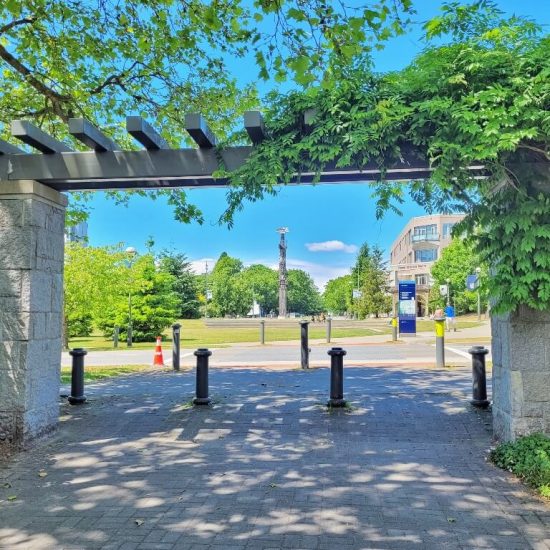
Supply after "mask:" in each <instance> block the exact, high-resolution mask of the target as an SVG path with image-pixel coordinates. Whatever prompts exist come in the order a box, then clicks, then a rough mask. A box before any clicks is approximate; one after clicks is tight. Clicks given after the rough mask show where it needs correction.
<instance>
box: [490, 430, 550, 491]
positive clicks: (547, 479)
mask: <svg viewBox="0 0 550 550" xmlns="http://www.w3.org/2000/svg"><path fill="white" fill-rule="evenodd" d="M491 460H492V461H493V463H494V464H496V465H497V466H498V467H500V468H503V469H505V470H508V471H509V472H512V473H514V474H516V475H517V476H518V477H520V478H521V479H523V480H524V481H525V482H526V483H527V484H528V485H530V486H531V487H534V488H536V489H537V490H538V491H539V493H540V494H541V495H543V496H545V497H550V438H549V437H546V436H545V435H543V434H533V435H529V436H526V437H521V438H520V439H518V440H517V441H513V442H511V443H502V444H500V445H499V446H498V447H497V448H496V449H495V450H494V451H492V452H491Z"/></svg>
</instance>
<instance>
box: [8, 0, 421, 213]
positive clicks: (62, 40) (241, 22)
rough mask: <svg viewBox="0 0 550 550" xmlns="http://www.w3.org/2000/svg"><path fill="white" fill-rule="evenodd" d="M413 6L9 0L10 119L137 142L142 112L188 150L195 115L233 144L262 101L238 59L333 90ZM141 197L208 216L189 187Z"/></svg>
mask: <svg viewBox="0 0 550 550" xmlns="http://www.w3.org/2000/svg"><path fill="white" fill-rule="evenodd" d="M412 12H413V10H412V6H411V0H379V1H378V2H377V4H376V6H372V5H371V4H370V2H365V3H361V2H359V3H357V4H356V5H355V6H354V7H353V8H351V7H346V6H345V5H344V4H340V3H332V2H324V1H313V0H312V1H305V2H304V1H302V0H281V1H278V2H271V1H267V0H255V1H253V2H249V1H247V0H214V1H209V0H185V1H184V0H82V1H79V0H55V1H51V0H5V1H3V2H1V3H0V68H1V70H2V86H3V94H2V95H1V96H0V122H3V123H9V122H10V121H11V120H13V119H17V118H26V119H32V120H34V121H35V122H36V123H37V124H38V125H39V126H40V127H42V128H44V129H45V130H47V131H48V133H50V134H52V135H54V136H56V137H58V138H61V139H67V140H71V138H70V137H69V136H68V135H67V128H66V124H64V123H66V122H67V120H68V119H69V118H71V117H85V118H87V119H88V120H90V121H92V122H93V123H95V124H97V125H98V126H100V127H102V128H104V129H105V131H106V133H107V134H109V135H111V136H113V137H115V138H117V139H118V141H119V142H121V143H122V144H124V145H125V146H126V147H131V146H132V143H131V140H129V138H128V136H127V135H126V134H125V132H123V131H122V130H123V124H124V116H125V115H127V114H139V115H142V116H144V117H146V118H147V119H148V120H149V121H150V122H152V123H153V124H154V125H155V126H157V127H158V128H160V129H161V131H162V134H163V136H164V137H165V139H166V140H167V141H168V142H169V143H171V144H172V145H174V146H179V145H180V144H181V141H182V140H184V139H187V137H186V132H185V130H184V116H185V113H187V112H202V113H204V114H207V115H208V120H209V123H210V125H211V127H212V128H213V129H214V131H215V132H216V134H217V135H219V136H220V137H221V138H222V139H223V138H226V137H227V136H228V134H229V133H230V132H231V130H232V128H233V127H234V123H235V121H236V119H237V117H239V116H240V115H241V114H242V113H243V111H244V110H246V109H249V108H252V107H254V106H257V103H258V100H257V92H256V89H255V86H254V85H250V86H247V87H245V88H244V89H239V87H238V86H237V82H236V79H235V78H234V77H233V76H232V71H231V64H232V63H234V60H235V59H240V60H241V61H242V62H243V63H251V64H255V65H256V74H257V75H258V76H259V78H260V79H262V80H272V81H276V82H279V83H281V82H285V81H293V82H294V83H295V84H297V85H300V86H307V85H310V84H311V83H313V82H317V83H323V85H325V86H326V85H330V83H332V82H334V80H335V79H337V78H338V72H339V67H340V66H344V65H345V64H346V63H347V62H349V61H350V60H351V59H353V57H354V56H356V55H358V54H359V53H360V52H365V51H369V50H371V49H372V48H374V47H379V46H380V44H382V43H383V42H384V41H385V40H386V39H387V38H389V37H390V36H391V35H393V34H396V33H400V32H402V31H403V28H404V27H405V26H406V25H407V22H408V16H409V15H410V14H412ZM8 128H9V124H6V126H5V128H4V131H3V132H2V133H3V134H4V135H6V134H7V133H8ZM242 137H243V136H242V135H239V136H237V137H236V139H240V140H242ZM73 146H75V147H76V148H77V149H78V148H80V147H81V144H79V143H74V144H73ZM134 193H140V194H148V195H150V196H153V197H156V196H159V195H165V196H168V200H169V202H170V204H171V205H172V206H173V207H174V212H175V215H176V218H177V219H180V220H182V221H189V220H191V219H195V220H198V221H202V214H201V212H200V211H199V210H198V209H197V208H196V207H194V206H193V205H191V204H189V203H188V201H187V197H186V194H185V192H184V191H183V190H175V189H172V190H166V189H164V190H156V191H151V190H149V191H147V192H146V191H134ZM111 195H113V196H114V197H115V198H116V199H117V200H119V201H123V200H126V199H127V197H128V195H127V194H125V193H121V192H112V193H111ZM79 196H80V198H81V199H82V198H84V197H85V196H86V195H84V194H81V195H79ZM73 202H74V201H73Z"/></svg>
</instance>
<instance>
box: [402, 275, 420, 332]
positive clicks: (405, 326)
mask: <svg viewBox="0 0 550 550" xmlns="http://www.w3.org/2000/svg"><path fill="white" fill-rule="evenodd" d="M398 316H399V333H400V334H416V283H415V282H414V281H399V310H398Z"/></svg>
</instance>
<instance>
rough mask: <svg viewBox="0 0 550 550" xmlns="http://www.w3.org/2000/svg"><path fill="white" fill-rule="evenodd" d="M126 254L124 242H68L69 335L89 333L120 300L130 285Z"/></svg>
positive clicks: (66, 306)
mask: <svg viewBox="0 0 550 550" xmlns="http://www.w3.org/2000/svg"><path fill="white" fill-rule="evenodd" d="M125 259H126V255H125V253H124V251H123V250H122V246H121V245H117V246H114V247H92V246H83V245H82V244H79V243H67V244H66V246H65V272H64V278H63V290H64V302H63V306H64V327H65V347H67V344H68V340H67V338H68V336H86V335H88V334H89V333H90V332H91V328H92V323H93V322H95V320H96V319H97V318H98V317H99V316H100V315H101V314H102V312H103V311H104V309H105V308H107V309H109V308H111V307H113V305H114V304H115V303H116V302H117V300H118V299H119V296H120V292H121V289H124V288H125V287H126V286H127V285H128V272H127V269H126V268H125V266H124V260H125Z"/></svg>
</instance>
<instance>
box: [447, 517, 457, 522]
mask: <svg viewBox="0 0 550 550" xmlns="http://www.w3.org/2000/svg"><path fill="white" fill-rule="evenodd" d="M447 521H448V522H449V523H454V522H455V521H456V519H455V518H447Z"/></svg>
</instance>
